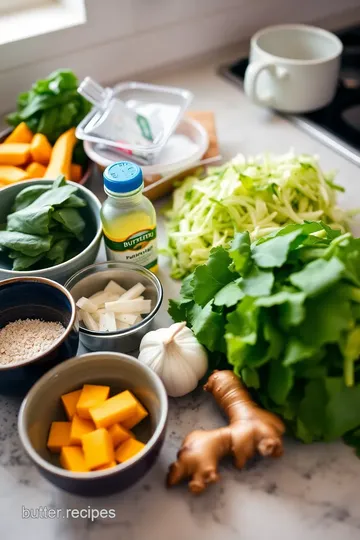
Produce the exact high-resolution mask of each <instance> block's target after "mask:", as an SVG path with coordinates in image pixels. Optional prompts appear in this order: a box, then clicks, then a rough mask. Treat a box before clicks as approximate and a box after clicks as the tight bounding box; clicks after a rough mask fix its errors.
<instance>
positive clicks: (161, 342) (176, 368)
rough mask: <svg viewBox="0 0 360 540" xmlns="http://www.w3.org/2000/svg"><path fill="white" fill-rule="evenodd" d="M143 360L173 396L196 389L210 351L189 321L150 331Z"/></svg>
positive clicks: (145, 343)
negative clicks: (199, 339) (200, 340)
mask: <svg viewBox="0 0 360 540" xmlns="http://www.w3.org/2000/svg"><path fill="white" fill-rule="evenodd" d="M139 360H140V361H141V362H144V363H145V364H147V365H148V366H149V367H150V368H151V369H152V370H153V371H155V372H156V373H157V374H158V375H159V377H160V378H161V380H162V381H163V383H164V386H165V388H166V391H167V393H168V395H169V396H171V397H180V396H184V395H185V394H188V393H189V392H191V391H192V390H194V389H195V388H196V387H197V385H198V382H199V380H200V379H201V378H202V377H203V376H204V375H205V373H206V370H207V367H208V360H207V354H206V351H205V349H204V347H203V346H202V345H200V343H199V342H198V341H197V339H196V337H195V336H194V334H193V333H192V331H191V330H190V328H187V326H186V323H185V322H181V323H176V324H173V325H172V326H170V328H161V329H159V330H155V331H153V332H149V333H148V334H146V335H145V336H144V337H143V339H142V341H141V344H140V354H139Z"/></svg>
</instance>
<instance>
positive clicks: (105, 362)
mask: <svg viewBox="0 0 360 540" xmlns="http://www.w3.org/2000/svg"><path fill="white" fill-rule="evenodd" d="M85 383H86V384H105V385H109V386H110V387H111V394H112V395H113V394H116V393H117V392H121V391H122V390H125V389H128V390H131V391H132V392H133V393H134V394H135V395H136V397H137V398H138V399H139V400H140V401H141V402H142V403H143V404H144V406H145V407H146V409H147V410H148V411H149V416H148V417H147V418H146V419H144V420H143V421H142V422H141V423H140V424H139V425H138V426H136V427H135V428H134V429H133V432H134V434H135V435H136V437H137V438H138V439H139V440H141V441H142V442H144V443H146V446H145V448H144V449H143V450H142V451H141V452H140V453H139V454H137V455H136V456H134V457H133V458H132V459H130V460H128V461H127V462H125V463H122V464H120V465H117V466H116V467H114V468H112V469H107V470H103V471H94V472H89V473H74V472H70V471H67V470H65V469H62V468H61V467H60V465H59V462H58V456H57V455H54V454H51V453H50V452H49V451H48V450H47V448H46V441H47V437H48V433H49V428H50V425H51V422H52V421H54V420H66V418H65V415H64V412H63V409H62V406H61V403H60V396H61V395H62V394H64V393H67V392H71V391H72V390H77V389H79V388H81V386H82V385H83V384H85ZM167 414H168V401H167V395H166V392H165V388H164V386H163V384H162V382H161V380H160V378H159V377H158V376H157V375H156V373H154V372H153V371H152V370H151V369H150V368H148V367H147V366H145V365H144V364H142V363H140V362H139V361H138V360H136V359H135V358H133V357H131V356H127V355H125V354H117V353H88V354H84V355H83V356H79V357H77V358H72V359H71V360H68V361H66V362H63V363H62V364H60V365H59V366H57V368H56V369H52V370H51V371H49V372H48V373H46V374H45V375H44V376H43V377H42V378H41V379H40V380H39V381H38V382H37V383H36V384H35V385H34V386H33V387H32V389H31V390H30V392H29V393H28V395H27V396H26V397H25V399H24V401H23V403H22V405H21V408H20V412H19V418H18V429H19V435H20V439H21V442H22V444H23V445H24V448H25V450H26V452H27V453H28V455H29V456H30V458H31V459H32V461H33V462H34V463H35V465H36V466H37V467H38V469H39V471H40V473H41V474H42V475H43V476H45V478H47V479H48V480H49V481H50V482H52V483H53V484H55V485H56V486H58V487H59V488H61V489H64V490H65V491H69V492H71V493H77V494H79V495H84V496H97V495H109V494H111V493H115V492H117V491H121V490H123V489H125V488H127V487H129V486H130V485H132V484H134V483H135V482H136V481H137V480H139V479H140V478H141V477H142V476H143V475H144V474H146V473H147V471H148V470H149V469H150V468H151V467H152V465H153V464H154V462H155V460H156V458H157V456H158V454H159V452H160V449H161V447H162V444H163V442H164V438H165V430H166V421H167Z"/></svg>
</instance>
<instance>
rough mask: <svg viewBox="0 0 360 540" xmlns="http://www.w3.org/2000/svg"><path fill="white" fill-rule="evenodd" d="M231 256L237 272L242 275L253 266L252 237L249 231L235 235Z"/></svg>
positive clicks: (230, 250)
mask: <svg viewBox="0 0 360 540" xmlns="http://www.w3.org/2000/svg"><path fill="white" fill-rule="evenodd" d="M229 255H230V257H231V258H232V260H233V266H234V268H235V270H236V271H237V272H239V274H240V275H242V274H243V272H245V271H246V270H247V268H248V267H249V265H250V264H251V249H250V235H249V233H248V232H247V231H246V232H243V233H238V234H236V235H235V238H234V240H233V241H232V244H231V247H230V249H229Z"/></svg>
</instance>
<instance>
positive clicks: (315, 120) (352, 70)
mask: <svg viewBox="0 0 360 540" xmlns="http://www.w3.org/2000/svg"><path fill="white" fill-rule="evenodd" d="M337 35H338V36H339V38H340V39H341V41H342V42H343V45H344V52H343V55H342V60H341V70H340V77H339V82H338V89H337V92H336V95H335V98H334V100H333V101H332V103H331V104H330V105H328V106H327V107H324V108H323V109H319V110H318V111H314V112H311V113H308V114H302V115H296V116H292V115H290V116H288V115H284V116H286V117H288V118H290V119H291V120H292V121H294V122H295V123H296V124H298V125H300V126H301V127H302V128H304V129H305V130H306V131H308V132H309V133H311V134H312V135H314V136H315V137H317V138H318V139H320V140H321V141H322V142H324V143H325V144H327V145H328V146H331V147H332V148H333V149H334V150H336V151H337V152H339V153H341V154H342V155H344V156H345V157H347V158H348V159H350V160H351V161H353V162H354V163H356V164H357V165H360V26H359V27H354V28H350V29H346V30H343V31H341V32H338V33H337ZM247 66H248V59H247V58H241V59H240V60H238V61H237V62H235V63H233V64H231V65H230V66H222V67H221V68H220V70H219V71H220V73H221V74H222V75H223V76H225V77H226V78H227V79H229V80H231V81H232V82H234V83H235V84H238V85H241V86H242V82H243V80H244V75H245V70H246V68H247Z"/></svg>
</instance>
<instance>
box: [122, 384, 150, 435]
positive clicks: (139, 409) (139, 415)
mask: <svg viewBox="0 0 360 540" xmlns="http://www.w3.org/2000/svg"><path fill="white" fill-rule="evenodd" d="M130 393H131V392H130ZM132 395H133V394H132ZM133 397H134V399H135V401H136V412H135V414H133V415H132V416H130V418H128V419H127V420H124V421H123V422H122V426H123V427H124V428H126V429H132V428H133V427H134V426H136V425H137V424H139V423H140V422H141V420H143V419H144V418H146V417H147V416H148V414H149V413H148V412H147V410H146V409H145V407H144V406H143V405H142V403H140V401H139V400H138V399H137V398H136V397H135V396H134V395H133Z"/></svg>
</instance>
